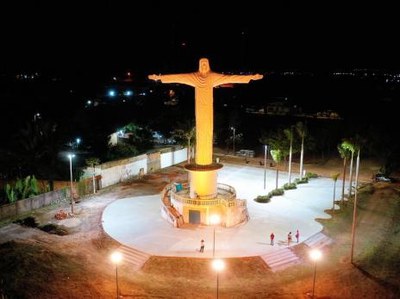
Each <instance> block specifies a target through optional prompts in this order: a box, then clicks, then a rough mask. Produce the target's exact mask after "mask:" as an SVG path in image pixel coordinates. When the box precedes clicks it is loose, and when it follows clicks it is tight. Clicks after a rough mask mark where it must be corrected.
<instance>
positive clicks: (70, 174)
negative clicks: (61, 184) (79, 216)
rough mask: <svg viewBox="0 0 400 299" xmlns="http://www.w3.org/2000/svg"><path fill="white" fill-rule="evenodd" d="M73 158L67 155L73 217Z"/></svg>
mask: <svg viewBox="0 0 400 299" xmlns="http://www.w3.org/2000/svg"><path fill="white" fill-rule="evenodd" d="M73 157H75V155H74V154H68V158H69V176H70V181H71V184H70V188H71V190H70V193H71V214H72V215H74V196H73V194H74V192H73V182H72V181H73V178H72V158H73Z"/></svg>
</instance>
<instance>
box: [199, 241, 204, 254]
mask: <svg viewBox="0 0 400 299" xmlns="http://www.w3.org/2000/svg"><path fill="white" fill-rule="evenodd" d="M200 252H204V240H203V239H201V242H200Z"/></svg>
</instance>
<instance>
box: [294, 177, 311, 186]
mask: <svg viewBox="0 0 400 299" xmlns="http://www.w3.org/2000/svg"><path fill="white" fill-rule="evenodd" d="M294 182H295V183H296V184H297V185H298V184H306V183H308V178H307V177H304V178H302V179H301V180H300V179H299V178H297V179H295V180H294Z"/></svg>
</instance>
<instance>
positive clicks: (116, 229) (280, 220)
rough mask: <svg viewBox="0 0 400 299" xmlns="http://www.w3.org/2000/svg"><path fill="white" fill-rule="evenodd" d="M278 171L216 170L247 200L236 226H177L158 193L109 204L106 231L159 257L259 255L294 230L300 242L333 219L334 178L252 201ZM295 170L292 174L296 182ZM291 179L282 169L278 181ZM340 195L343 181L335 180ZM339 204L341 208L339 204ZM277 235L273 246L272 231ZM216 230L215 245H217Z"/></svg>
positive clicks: (229, 167) (278, 245)
mask: <svg viewBox="0 0 400 299" xmlns="http://www.w3.org/2000/svg"><path fill="white" fill-rule="evenodd" d="M275 175H276V171H275V170H270V169H267V170H266V182H267V184H266V189H265V190H264V169H262V168H260V167H253V166H248V165H235V164H225V165H224V167H223V168H222V169H221V170H220V171H219V172H218V182H219V183H224V184H228V185H231V186H233V187H234V188H235V189H236V192H237V197H238V198H240V199H247V206H248V211H249V215H250V220H249V221H248V222H247V223H245V224H241V225H239V226H236V227H233V228H223V227H220V226H217V227H215V231H214V227H211V226H203V225H200V226H192V227H191V228H185V229H177V228H174V227H173V226H172V225H171V224H169V223H168V222H167V221H166V220H164V219H163V218H162V217H161V208H160V207H161V198H160V194H154V195H149V196H138V197H131V198H123V199H120V200H117V201H114V202H113V203H111V204H110V205H109V206H107V207H106V208H105V210H104V212H103V215H102V225H103V228H104V230H105V231H106V233H107V234H108V235H110V236H111V237H112V238H114V239H115V240H117V241H118V242H120V243H121V244H124V245H126V246H129V247H132V248H135V249H137V250H140V251H143V252H146V253H148V254H151V255H157V256H176V257H199V258H201V257H206V258H210V257H212V255H213V245H214V244H215V256H217V257H222V258H229V257H246V256H259V255H263V254H266V253H269V252H272V251H275V250H279V249H282V248H284V247H287V234H288V233H289V232H292V235H293V242H292V245H291V246H294V245H296V244H297V243H296V238H295V237H294V235H295V233H296V230H297V229H298V230H299V232H300V242H303V241H304V240H307V239H308V238H310V237H312V236H313V235H315V234H317V233H318V232H320V231H321V230H322V225H321V224H319V223H318V222H317V221H316V220H315V219H316V218H330V215H328V214H326V213H324V210H326V209H331V208H332V204H333V203H332V201H333V198H332V196H333V180H332V179H331V178H322V177H321V178H315V179H310V180H309V183H308V184H300V185H297V189H295V190H287V191H285V194H284V195H283V196H275V197H272V199H271V202H269V203H257V202H255V201H254V200H253V199H254V198H255V197H257V196H258V195H263V194H266V193H268V192H269V191H271V190H273V189H274V188H275ZM295 177H297V174H295V175H292V180H293V179H294V178H295ZM287 180H288V177H287V173H286V172H280V175H279V185H280V186H282V185H283V184H284V183H286V182H287ZM336 188H337V190H336V195H337V197H339V195H340V190H341V184H340V183H337V184H336ZM336 208H338V206H336ZM271 232H273V233H274V234H275V245H274V246H271V245H270V241H269V235H270V233H271ZM214 233H215V243H214V241H213V240H214ZM201 239H204V240H205V251H204V253H200V252H199V247H200V241H201Z"/></svg>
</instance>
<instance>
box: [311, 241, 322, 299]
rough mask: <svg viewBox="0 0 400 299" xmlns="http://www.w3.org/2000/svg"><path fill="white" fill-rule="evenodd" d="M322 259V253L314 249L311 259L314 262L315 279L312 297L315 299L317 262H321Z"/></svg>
mask: <svg viewBox="0 0 400 299" xmlns="http://www.w3.org/2000/svg"><path fill="white" fill-rule="evenodd" d="M321 257H322V253H321V251H320V250H318V249H313V250H311V252H310V258H311V260H313V261H314V279H313V286H312V297H311V298H313V299H314V290H315V277H316V276H317V261H319V260H320V259H321Z"/></svg>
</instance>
